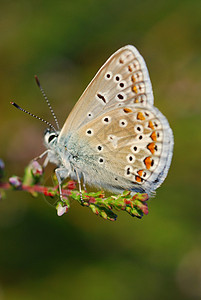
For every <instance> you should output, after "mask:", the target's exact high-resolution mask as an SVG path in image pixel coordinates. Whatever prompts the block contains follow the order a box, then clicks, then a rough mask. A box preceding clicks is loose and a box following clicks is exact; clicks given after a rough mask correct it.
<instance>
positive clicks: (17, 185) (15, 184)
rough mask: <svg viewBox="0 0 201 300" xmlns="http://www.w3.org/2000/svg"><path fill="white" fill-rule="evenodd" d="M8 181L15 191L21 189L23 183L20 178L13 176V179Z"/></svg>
mask: <svg viewBox="0 0 201 300" xmlns="http://www.w3.org/2000/svg"><path fill="white" fill-rule="evenodd" d="M8 181H9V183H10V185H11V186H12V187H13V188H14V189H16V190H19V189H21V187H22V181H21V179H20V178H19V177H18V176H12V177H10V178H9V180H8Z"/></svg>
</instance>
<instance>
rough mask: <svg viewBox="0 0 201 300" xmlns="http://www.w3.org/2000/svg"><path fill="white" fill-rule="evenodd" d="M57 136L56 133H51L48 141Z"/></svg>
mask: <svg viewBox="0 0 201 300" xmlns="http://www.w3.org/2000/svg"><path fill="white" fill-rule="evenodd" d="M55 137H56V135H55V134H54V133H53V134H51V135H50V136H49V138H48V143H50V142H51V141H52V140H53V139H54V138H55Z"/></svg>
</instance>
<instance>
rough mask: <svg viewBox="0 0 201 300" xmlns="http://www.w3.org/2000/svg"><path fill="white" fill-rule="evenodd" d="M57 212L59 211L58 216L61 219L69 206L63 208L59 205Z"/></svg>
mask: <svg viewBox="0 0 201 300" xmlns="http://www.w3.org/2000/svg"><path fill="white" fill-rule="evenodd" d="M56 210H57V216H59V217H61V216H63V215H64V214H66V213H67V211H68V206H67V205H64V206H62V204H61V203H58V205H57V206H56Z"/></svg>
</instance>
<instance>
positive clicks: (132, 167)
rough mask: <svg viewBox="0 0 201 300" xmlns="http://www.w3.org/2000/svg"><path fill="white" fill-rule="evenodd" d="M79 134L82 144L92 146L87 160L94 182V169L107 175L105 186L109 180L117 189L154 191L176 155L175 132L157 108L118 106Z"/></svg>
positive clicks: (102, 181)
mask: <svg viewBox="0 0 201 300" xmlns="http://www.w3.org/2000/svg"><path fill="white" fill-rule="evenodd" d="M76 135H77V137H78V140H80V144H82V142H81V141H82V140H83V139H84V143H86V144H87V145H88V151H85V150H83V151H85V161H86V162H87V165H86V166H84V170H85V173H86V174H87V172H89V173H91V177H92V181H93V177H94V176H95V175H94V176H93V175H92V174H93V171H94V170H93V169H95V173H99V174H103V178H102V176H101V175H100V176H99V177H98V178H99V184H100V186H102V187H103V188H107V185H108V183H109V186H110V190H111V189H112V190H114V191H119V190H125V189H130V190H135V191H146V192H147V193H151V192H152V191H154V190H155V189H156V188H157V187H158V186H159V185H160V184H161V183H162V182H163V180H164V178H165V177H166V175H167V172H168V169H169V166H170V161H171V157H172V147H173V137H172V131H171V129H170V127H169V124H168V121H167V120H166V118H165V117H164V116H163V115H162V114H161V113H160V112H159V111H158V109H157V108H155V107H151V106H146V108H145V107H144V106H139V105H133V106H126V107H125V106H124V107H122V108H121V109H119V108H115V109H113V110H110V111H108V112H106V113H104V114H103V115H101V116H99V117H97V118H96V120H92V121H91V122H89V123H88V124H86V125H84V126H82V127H81V128H80V129H78V131H77V134H76ZM79 152H80V153H81V152H82V148H80V149H79ZM83 157H84V153H83ZM89 161H90V163H89ZM89 176H90V175H89Z"/></svg>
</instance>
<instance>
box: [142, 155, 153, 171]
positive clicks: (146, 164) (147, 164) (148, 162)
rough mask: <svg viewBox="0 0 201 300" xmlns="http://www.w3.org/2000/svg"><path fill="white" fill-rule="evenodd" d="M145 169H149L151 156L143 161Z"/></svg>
mask: <svg viewBox="0 0 201 300" xmlns="http://www.w3.org/2000/svg"><path fill="white" fill-rule="evenodd" d="M144 163H145V166H146V168H147V169H148V170H149V169H150V168H151V163H152V159H151V156H148V157H146V158H145V159H144Z"/></svg>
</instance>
